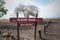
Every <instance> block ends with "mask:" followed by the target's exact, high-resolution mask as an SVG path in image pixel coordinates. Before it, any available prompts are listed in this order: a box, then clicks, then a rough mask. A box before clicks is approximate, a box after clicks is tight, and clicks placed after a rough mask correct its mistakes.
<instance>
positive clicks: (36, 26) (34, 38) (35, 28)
mask: <svg viewBox="0 0 60 40" xmlns="http://www.w3.org/2000/svg"><path fill="white" fill-rule="evenodd" d="M37 16H38V13H37V14H36V19H37ZM35 21H36V20H35ZM36 29H37V22H35V33H34V39H35V40H36Z"/></svg>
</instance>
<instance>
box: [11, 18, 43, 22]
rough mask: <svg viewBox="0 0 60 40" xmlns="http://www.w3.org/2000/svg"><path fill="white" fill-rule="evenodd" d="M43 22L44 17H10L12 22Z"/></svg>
mask: <svg viewBox="0 0 60 40" xmlns="http://www.w3.org/2000/svg"><path fill="white" fill-rule="evenodd" d="M17 21H18V22H42V21H43V19H42V18H10V22H17Z"/></svg>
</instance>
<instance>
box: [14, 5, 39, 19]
mask: <svg viewBox="0 0 60 40" xmlns="http://www.w3.org/2000/svg"><path fill="white" fill-rule="evenodd" d="M16 12H23V13H24V16H25V18H29V15H31V16H34V17H35V16H36V14H37V13H38V8H37V7H36V6H33V5H19V6H18V7H16V9H15V13H16Z"/></svg>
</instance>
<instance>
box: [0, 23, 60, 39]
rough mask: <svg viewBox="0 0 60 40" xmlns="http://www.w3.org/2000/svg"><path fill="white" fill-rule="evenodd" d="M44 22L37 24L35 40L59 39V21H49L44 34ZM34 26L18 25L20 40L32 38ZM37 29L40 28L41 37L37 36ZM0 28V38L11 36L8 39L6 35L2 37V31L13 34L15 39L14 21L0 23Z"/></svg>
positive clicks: (15, 27)
mask: <svg viewBox="0 0 60 40" xmlns="http://www.w3.org/2000/svg"><path fill="white" fill-rule="evenodd" d="M45 24H46V23H42V24H38V25H37V32H36V33H37V34H36V35H37V36H36V40H60V22H53V23H52V22H51V23H50V24H49V25H48V27H47V28H46V30H45V34H44V25H45ZM34 28H35V27H34V26H31V27H30V26H28V27H20V29H19V34H20V40H34V30H35V29H34ZM39 29H40V30H41V36H42V38H40V37H39V31H38V30H39ZM0 30H1V31H2V33H0V40H12V39H11V37H9V38H8V39H6V37H3V33H4V32H8V33H9V34H14V38H15V39H14V40H17V31H16V30H17V26H16V24H15V23H0Z"/></svg>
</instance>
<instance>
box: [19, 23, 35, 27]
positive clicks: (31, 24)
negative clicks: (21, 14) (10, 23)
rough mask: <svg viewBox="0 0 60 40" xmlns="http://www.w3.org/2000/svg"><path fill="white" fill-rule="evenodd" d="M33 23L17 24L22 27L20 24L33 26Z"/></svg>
mask: <svg viewBox="0 0 60 40" xmlns="http://www.w3.org/2000/svg"><path fill="white" fill-rule="evenodd" d="M34 25H35V24H34V23H20V24H19V26H20V27H22V26H34Z"/></svg>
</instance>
